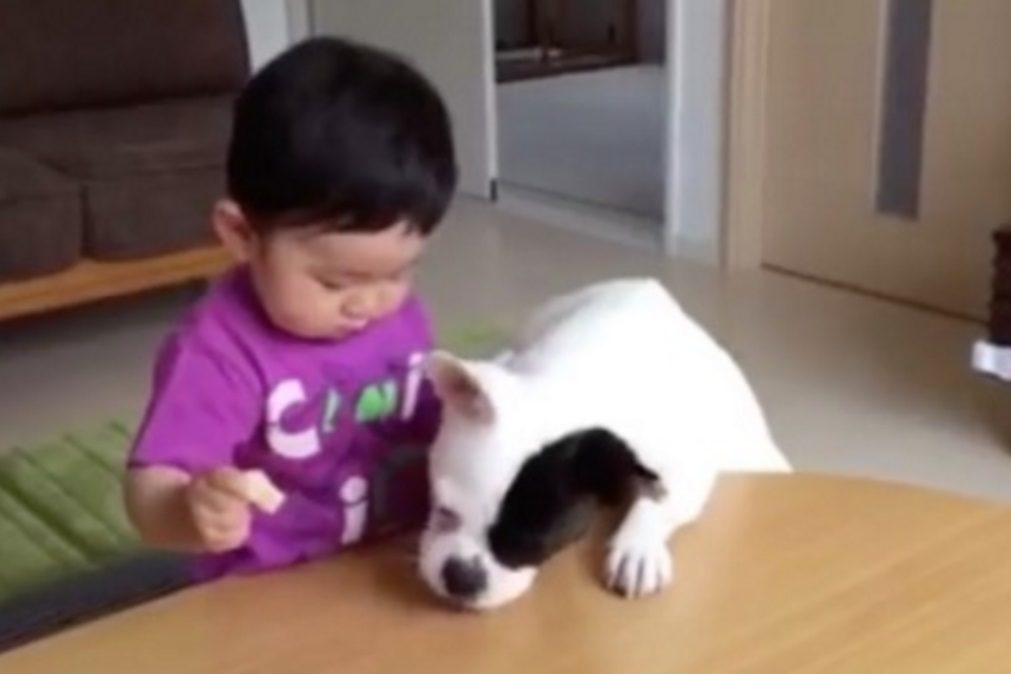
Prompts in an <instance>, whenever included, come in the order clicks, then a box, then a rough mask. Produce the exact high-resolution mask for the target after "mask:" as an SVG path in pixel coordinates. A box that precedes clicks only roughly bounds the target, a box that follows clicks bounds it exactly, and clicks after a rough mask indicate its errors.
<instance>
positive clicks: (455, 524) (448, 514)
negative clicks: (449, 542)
mask: <svg viewBox="0 0 1011 674" xmlns="http://www.w3.org/2000/svg"><path fill="white" fill-rule="evenodd" d="M430 526H431V528H432V530H433V531H438V532H439V533H444V534H448V533H452V532H454V531H456V530H457V529H459V528H460V527H461V526H463V520H461V519H460V516H459V515H458V514H457V513H456V512H454V511H452V510H450V509H449V508H446V507H445V506H440V507H438V508H436V509H435V510H434V511H433V512H432V521H431V524H430Z"/></svg>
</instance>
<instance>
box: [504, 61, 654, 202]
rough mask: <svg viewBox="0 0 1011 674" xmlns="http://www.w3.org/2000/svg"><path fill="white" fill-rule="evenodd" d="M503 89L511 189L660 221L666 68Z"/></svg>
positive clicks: (606, 71)
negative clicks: (522, 189) (572, 200)
mask: <svg viewBox="0 0 1011 674" xmlns="http://www.w3.org/2000/svg"><path fill="white" fill-rule="evenodd" d="M497 92H498V124H499V147H500V153H501V164H502V166H501V172H502V183H503V184H506V185H512V186H515V187H519V188H525V189H530V190H536V191H539V192H544V193H547V194H549V195H554V196H558V197H563V198H568V199H575V200H577V201H583V202H587V203H590V204H594V205H598V206H603V207H606V208H613V209H616V210H618V211H623V212H628V213H631V214H634V215H637V216H639V217H643V218H647V219H650V220H659V219H660V217H661V212H662V210H663V194H664V186H663V176H664V170H663V166H664V157H663V148H664V113H665V107H664V106H665V104H664V95H665V93H666V81H665V77H664V69H663V68H662V67H660V66H653V65H639V66H629V67H621V68H607V69H604V70H594V71H591V72H585V73H577V74H571V75H562V76H557V77H547V78H542V79H534V80H524V81H521V82H511V83H509V84H501V85H499V86H498V88H497Z"/></svg>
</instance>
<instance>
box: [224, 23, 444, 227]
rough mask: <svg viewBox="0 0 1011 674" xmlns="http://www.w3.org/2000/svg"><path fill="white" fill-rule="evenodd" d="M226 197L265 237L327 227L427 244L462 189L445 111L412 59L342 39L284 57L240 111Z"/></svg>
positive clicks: (250, 87) (255, 82) (243, 99)
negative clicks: (410, 235)
mask: <svg viewBox="0 0 1011 674" xmlns="http://www.w3.org/2000/svg"><path fill="white" fill-rule="evenodd" d="M227 174H228V192H229V195H230V197H231V198H232V199H234V200H235V201H236V202H237V203H238V204H239V206H240V207H241V208H242V209H243V211H245V212H246V214H247V215H248V216H249V217H250V220H251V221H252V223H253V226H254V228H256V229H257V231H258V232H260V233H263V234H268V233H270V232H272V231H276V230H277V229H281V228H286V227H304V226H306V225H308V224H309V223H320V224H322V225H323V226H324V227H325V228H326V229H327V230H330V231H339V232H379V231H382V230H385V229H387V228H389V227H391V226H392V225H394V224H396V223H397V222H399V221H402V220H405V221H406V222H407V223H408V224H409V225H410V226H411V227H412V228H413V229H414V230H415V231H418V232H420V233H421V234H422V235H428V234H430V233H431V232H432V230H434V229H435V227H436V226H437V225H438V223H439V221H440V220H441V219H442V216H443V215H444V214H445V211H446V208H447V207H448V204H449V201H450V198H451V197H452V194H453V191H454V190H455V188H456V181H457V166H456V159H455V153H454V149H453V138H452V129H451V125H450V120H449V115H448V113H447V111H446V107H445V105H444V104H443V102H442V99H441V98H440V97H439V94H438V93H437V92H436V90H435V88H434V87H433V86H432V85H431V84H430V83H429V82H428V81H427V80H426V79H425V78H424V77H423V76H422V75H420V74H419V73H418V72H417V71H416V70H414V69H413V68H412V67H411V66H409V65H408V64H407V63H405V62H404V61H403V60H401V59H399V58H397V57H395V56H393V55H391V54H388V53H386V52H382V51H379V50H376V49H372V48H369V47H365V46H361V45H357V44H353V43H351V42H347V41H344V40H338V39H335V38H314V39H311V40H307V41H305V42H302V43H300V44H298V45H296V46H294V47H292V48H290V49H289V50H288V51H286V52H285V53H283V54H281V55H280V56H278V57H277V58H276V59H274V60H273V61H272V62H270V63H269V64H267V65H266V66H265V67H264V68H263V69H262V70H261V71H260V72H259V73H257V74H256V75H255V76H254V77H253V78H252V79H251V80H250V81H249V83H248V84H247V85H246V87H245V89H244V90H243V91H242V93H241V95H240V96H239V99H238V101H237V103H236V106H235V121H234V128H233V130H232V138H231V144H230V146H229V149H228V164H227Z"/></svg>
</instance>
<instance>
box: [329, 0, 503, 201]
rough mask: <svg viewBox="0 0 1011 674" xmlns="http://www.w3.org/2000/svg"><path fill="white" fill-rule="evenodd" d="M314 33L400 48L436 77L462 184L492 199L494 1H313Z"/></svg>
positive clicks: (494, 164) (383, 46)
mask: <svg viewBox="0 0 1011 674" xmlns="http://www.w3.org/2000/svg"><path fill="white" fill-rule="evenodd" d="M310 7H311V14H312V21H313V32H314V33H315V34H330V35H337V36H343V37H347V38H350V39H354V40H358V41H360V42H363V43H366V44H371V45H375V46H377V47H380V48H384V49H388V50H390V51H393V52H396V53H398V54H400V55H401V56H404V57H406V58H407V59H408V60H410V61H412V62H413V63H414V64H415V65H416V66H417V67H418V69H419V70H421V71H422V72H424V73H425V75H426V76H428V77H429V78H430V79H431V80H432V82H433V84H434V85H435V86H436V87H437V88H438V89H439V91H440V92H441V93H442V95H443V97H444V98H445V100H446V104H447V106H448V107H449V111H450V114H451V115H452V117H453V130H454V138H455V140H456V149H457V157H458V160H459V164H460V189H461V191H463V192H466V193H468V194H472V195H476V196H481V197H487V196H489V195H490V192H491V180H492V179H493V178H494V176H495V172H496V169H497V158H496V150H495V147H494V144H493V142H492V139H494V138H495V131H494V129H495V118H494V115H495V106H494V97H495V90H494V81H493V80H494V66H493V63H492V49H491V40H492V34H491V33H492V17H491V13H492V6H491V0H367V1H366V0H313V2H312V3H311V5H310Z"/></svg>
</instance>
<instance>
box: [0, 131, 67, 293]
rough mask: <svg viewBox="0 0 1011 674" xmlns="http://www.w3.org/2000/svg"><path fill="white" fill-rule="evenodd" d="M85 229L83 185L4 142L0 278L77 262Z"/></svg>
mask: <svg viewBox="0 0 1011 674" xmlns="http://www.w3.org/2000/svg"><path fill="white" fill-rule="evenodd" d="M82 232H83V229H82V214H81V187H80V185H79V184H78V183H76V182H74V181H73V180H70V179H68V178H66V177H64V176H61V175H60V174H59V173H57V172H55V171H53V170H52V169H50V168H48V167H46V166H43V165H42V164H39V163H38V162H36V161H33V160H32V159H30V158H29V157H26V156H24V155H22V154H21V153H18V152H16V151H12V150H10V149H7V148H0V282H5V281H13V280H20V279H25V278H31V277H33V276H40V275H44V274H49V273H53V272H56V271H60V270H62V269H65V268H67V267H69V266H71V265H73V264H74V263H75V262H76V261H77V260H78V259H79V258H80V254H81V248H82V236H83V235H82Z"/></svg>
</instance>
